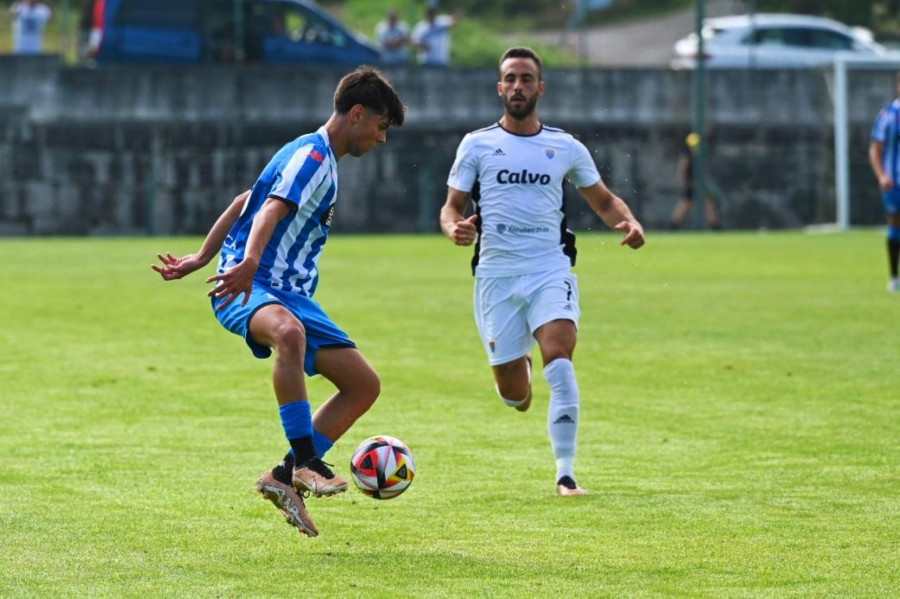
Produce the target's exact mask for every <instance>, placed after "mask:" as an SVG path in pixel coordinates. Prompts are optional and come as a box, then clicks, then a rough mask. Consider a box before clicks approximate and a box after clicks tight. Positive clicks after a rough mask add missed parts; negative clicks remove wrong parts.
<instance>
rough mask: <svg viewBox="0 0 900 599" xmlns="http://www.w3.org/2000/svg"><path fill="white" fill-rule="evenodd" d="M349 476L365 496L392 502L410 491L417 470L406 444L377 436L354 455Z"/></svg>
mask: <svg viewBox="0 0 900 599" xmlns="http://www.w3.org/2000/svg"><path fill="white" fill-rule="evenodd" d="M350 474H351V476H352V478H353V482H354V483H355V484H356V488H357V489H359V490H360V491H362V492H363V493H364V494H365V495H368V496H369V497H374V498H375V499H391V498H393V497H396V496H397V495H399V494H400V493H402V492H403V491H405V490H406V489H407V488H409V485H410V483H412V480H413V477H414V476H415V475H416V467H415V464H414V463H413V455H412V452H411V451H410V450H409V447H407V446H406V443H404V442H403V441H401V440H400V439H395V438H394V437H389V436H387V435H378V436H377V437H370V438H368V439H366V440H365V441H363V442H362V443H360V444H359V446H358V447H357V448H356V451H355V452H353V457H352V458H351V459H350Z"/></svg>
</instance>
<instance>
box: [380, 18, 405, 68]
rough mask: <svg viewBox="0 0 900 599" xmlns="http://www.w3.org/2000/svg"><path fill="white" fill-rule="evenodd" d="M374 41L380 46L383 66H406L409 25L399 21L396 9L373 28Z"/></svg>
mask: <svg viewBox="0 0 900 599" xmlns="http://www.w3.org/2000/svg"><path fill="white" fill-rule="evenodd" d="M375 39H377V40H378V44H379V45H380V46H381V62H382V63H384V64H406V62H407V60H408V58H409V57H408V54H407V46H408V45H409V25H407V24H406V21H401V20H400V15H399V13H398V12H397V9H396V8H392V9H391V10H390V11H388V14H387V16H386V17H385V18H384V20H382V21H381V22H380V23H378V25H377V26H376V27H375Z"/></svg>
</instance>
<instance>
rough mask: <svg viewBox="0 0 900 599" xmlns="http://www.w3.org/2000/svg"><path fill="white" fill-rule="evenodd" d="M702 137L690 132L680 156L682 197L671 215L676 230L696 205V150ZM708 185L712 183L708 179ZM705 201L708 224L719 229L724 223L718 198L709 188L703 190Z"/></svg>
mask: <svg viewBox="0 0 900 599" xmlns="http://www.w3.org/2000/svg"><path fill="white" fill-rule="evenodd" d="M706 139H707V142H708V141H709V140H710V139H711V133H710V132H707V134H706ZM699 142H700V137H699V136H698V135H697V134H696V133H690V134H688V136H687V137H686V138H685V140H684V145H683V146H682V149H681V156H679V158H678V188H679V189H680V190H681V198H680V199H679V200H678V203H677V204H675V207H674V208H673V209H672V215H671V216H670V217H669V228H670V229H672V230H673V231H676V230H678V229H680V228H681V227H682V225H683V224H684V221H685V219H686V218H687V216H688V214H689V213H690V211H691V208H693V207H694V151H695V150H696V147H697V144H698V143H699ZM706 184H707V187H708V186H709V185H711V184H712V182H711V181H706ZM703 202H704V209H705V214H706V224H707V225H708V226H709V228H710V229H713V230H719V229H721V228H722V225H721V223H720V221H719V207H718V206H717V205H716V198H715V197H713V194H712V193H710V190H709V189H704V190H703Z"/></svg>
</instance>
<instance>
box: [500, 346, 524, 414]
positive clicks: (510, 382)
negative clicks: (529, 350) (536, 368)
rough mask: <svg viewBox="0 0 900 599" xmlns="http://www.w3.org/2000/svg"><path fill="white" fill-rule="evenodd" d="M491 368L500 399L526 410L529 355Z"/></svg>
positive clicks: (520, 410) (511, 405)
mask: <svg viewBox="0 0 900 599" xmlns="http://www.w3.org/2000/svg"><path fill="white" fill-rule="evenodd" d="M492 369H493V371H494V381H496V388H497V394H498V395H500V399H502V400H503V402H504V403H505V404H506V405H507V406H509V407H511V408H515V409H516V410H518V411H519V412H527V411H528V408H530V407H531V357H530V356H524V357H521V358H517V359H515V360H513V361H512V362H506V363H505V364H498V365H496V366H492Z"/></svg>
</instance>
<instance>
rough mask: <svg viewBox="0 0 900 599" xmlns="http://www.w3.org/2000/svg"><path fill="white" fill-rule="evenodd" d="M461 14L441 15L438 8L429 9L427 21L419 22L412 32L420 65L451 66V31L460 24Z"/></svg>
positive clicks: (426, 16)
mask: <svg viewBox="0 0 900 599" xmlns="http://www.w3.org/2000/svg"><path fill="white" fill-rule="evenodd" d="M460 14H461V13H459V12H457V13H456V15H455V16H450V15H439V14H438V12H437V8H435V7H433V6H430V7H429V8H428V10H427V11H426V12H425V19H424V20H422V21H419V22H418V23H417V24H416V26H415V28H414V29H413V32H412V41H413V44H415V47H416V50H418V51H419V63H420V64H424V65H429V66H439V67H446V66H449V65H450V29H452V28H453V27H455V26H456V24H457V23H458V22H459V17H460Z"/></svg>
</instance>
